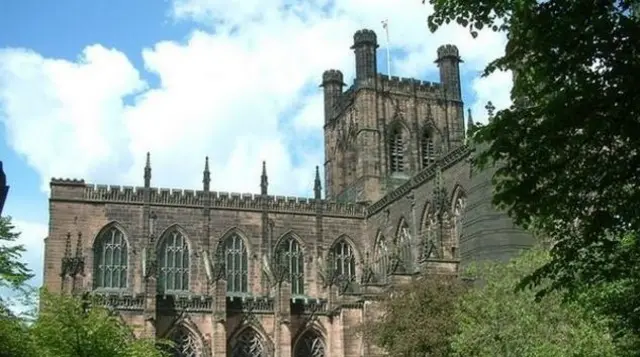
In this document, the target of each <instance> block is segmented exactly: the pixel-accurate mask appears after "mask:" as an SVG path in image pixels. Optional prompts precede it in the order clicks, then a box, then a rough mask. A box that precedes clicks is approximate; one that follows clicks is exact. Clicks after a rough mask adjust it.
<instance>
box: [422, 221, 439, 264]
mask: <svg viewBox="0 0 640 357" xmlns="http://www.w3.org/2000/svg"><path fill="white" fill-rule="evenodd" d="M422 234H423V237H424V240H423V247H422V259H429V258H435V257H438V255H439V253H438V251H439V243H438V242H437V240H438V235H437V222H436V218H435V215H434V214H433V212H429V213H427V214H426V216H425V218H424V229H423V233H422Z"/></svg>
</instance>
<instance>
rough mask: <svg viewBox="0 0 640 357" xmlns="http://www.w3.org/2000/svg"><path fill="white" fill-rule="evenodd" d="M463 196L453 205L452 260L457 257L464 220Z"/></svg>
mask: <svg viewBox="0 0 640 357" xmlns="http://www.w3.org/2000/svg"><path fill="white" fill-rule="evenodd" d="M464 206H465V199H464V196H459V197H458V198H457V199H456V200H455V202H454V205H453V225H452V234H451V236H452V238H453V239H452V240H453V241H452V242H451V256H452V257H453V258H457V257H458V247H459V246H460V239H461V238H462V222H463V219H464V208H465V207H464Z"/></svg>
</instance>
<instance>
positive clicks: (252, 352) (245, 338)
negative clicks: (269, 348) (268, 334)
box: [231, 328, 267, 357]
mask: <svg viewBox="0 0 640 357" xmlns="http://www.w3.org/2000/svg"><path fill="white" fill-rule="evenodd" d="M266 356H267V352H266V350H265V346H264V340H263V339H262V337H261V336H260V335H259V334H258V333H257V332H256V331H255V330H254V329H252V328H247V329H245V330H244V331H242V333H241V334H240V335H239V336H238V337H237V338H236V340H235V341H234V343H233V345H232V346H231V357H266Z"/></svg>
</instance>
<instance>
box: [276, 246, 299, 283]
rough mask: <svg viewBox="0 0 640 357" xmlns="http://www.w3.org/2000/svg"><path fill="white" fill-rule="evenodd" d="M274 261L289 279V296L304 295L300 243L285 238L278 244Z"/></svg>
mask: <svg viewBox="0 0 640 357" xmlns="http://www.w3.org/2000/svg"><path fill="white" fill-rule="evenodd" d="M276 259H277V262H278V264H279V266H280V269H284V271H285V272H286V274H287V276H288V278H289V282H290V283H291V294H294V295H302V294H304V255H303V252H302V247H301V246H300V243H298V241H297V240H296V239H295V238H293V237H291V236H288V237H286V238H285V239H283V240H282V241H281V242H280V243H279V244H278V248H277V255H276Z"/></svg>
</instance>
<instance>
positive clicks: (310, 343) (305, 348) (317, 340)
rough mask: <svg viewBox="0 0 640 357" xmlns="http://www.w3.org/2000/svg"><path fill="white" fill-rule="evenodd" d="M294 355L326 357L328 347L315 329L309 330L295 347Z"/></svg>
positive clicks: (297, 356) (296, 356)
mask: <svg viewBox="0 0 640 357" xmlns="http://www.w3.org/2000/svg"><path fill="white" fill-rule="evenodd" d="M293 356H294V357H325V356H326V348H325V345H324V341H322V338H321V337H320V336H319V335H318V334H317V333H314V332H313V331H307V332H306V333H305V334H304V335H302V337H300V340H298V343H297V344H296V347H295V352H294V353H293Z"/></svg>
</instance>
